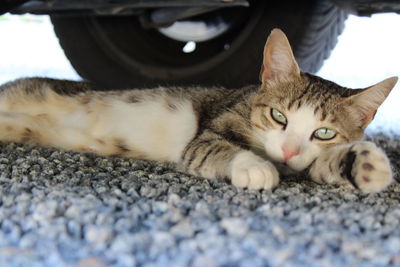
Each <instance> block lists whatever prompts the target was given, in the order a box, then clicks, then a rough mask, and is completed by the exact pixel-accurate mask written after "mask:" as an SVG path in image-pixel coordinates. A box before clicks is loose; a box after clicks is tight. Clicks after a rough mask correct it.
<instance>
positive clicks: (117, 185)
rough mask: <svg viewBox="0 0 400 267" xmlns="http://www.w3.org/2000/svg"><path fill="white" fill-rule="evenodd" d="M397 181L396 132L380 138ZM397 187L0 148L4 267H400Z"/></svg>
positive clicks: (399, 149)
mask: <svg viewBox="0 0 400 267" xmlns="http://www.w3.org/2000/svg"><path fill="white" fill-rule="evenodd" d="M371 139H372V140H374V141H375V142H376V143H378V144H379V145H380V146H381V147H382V148H384V149H385V150H386V151H387V153H388V155H389V157H390V158H391V160H392V163H393V167H394V170H395V173H396V176H397V177H398V176H399V174H398V172H397V170H399V167H400V161H399V158H400V157H399V155H400V138H395V137H388V136H383V135H374V136H373V137H372V138H371ZM399 225H400V186H399V185H398V184H394V185H392V186H390V187H389V188H388V189H387V190H385V191H384V192H382V193H379V194H372V195H367V194H362V193H360V192H359V191H357V190H355V189H352V188H350V187H344V186H342V187H338V186H328V185H317V184H315V183H313V182H310V181H307V180H305V179H302V178H301V177H283V178H282V182H281V184H280V185H279V187H278V188H277V189H275V190H274V191H273V192H270V191H250V190H240V189H237V188H235V187H233V186H232V185H230V184H226V183H224V182H217V181H208V180H204V179H201V178H196V177H192V176H189V175H186V174H183V173H179V172H176V171H175V170H174V169H173V167H172V166H169V165H162V164H156V163H153V162H148V161H137V160H128V159H121V158H105V157H97V156H93V155H90V154H79V153H74V152H65V151H60V150H54V149H45V148H36V147H33V148H32V147H29V146H24V145H16V144H0V266H29V267H32V266H80V267H84V266H86V267H94V266H96V267H97V266H174V267H177V266H196V267H203V266H207V267H212V266H248V267H257V266H355V265H362V266H382V265H393V266H400V227H399Z"/></svg>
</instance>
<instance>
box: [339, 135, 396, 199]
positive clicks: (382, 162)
mask: <svg viewBox="0 0 400 267" xmlns="http://www.w3.org/2000/svg"><path fill="white" fill-rule="evenodd" d="M351 161H353V163H352V164H351V166H350V165H349V163H351ZM342 165H343V168H342V175H343V176H344V177H345V178H347V180H349V182H350V183H351V184H353V186H355V187H357V188H359V189H360V190H361V191H363V192H365V193H374V192H379V191H382V190H383V189H385V188H386V187H387V186H388V185H389V184H390V183H391V182H392V181H393V175H392V170H391V168H390V162H389V159H388V158H387V156H386V155H385V154H384V152H383V151H381V150H380V149H379V148H378V147H377V146H376V145H375V144H374V143H371V142H360V143H357V144H355V145H353V146H352V148H351V149H350V151H349V152H348V153H347V155H346V156H345V157H344V159H343V161H342Z"/></svg>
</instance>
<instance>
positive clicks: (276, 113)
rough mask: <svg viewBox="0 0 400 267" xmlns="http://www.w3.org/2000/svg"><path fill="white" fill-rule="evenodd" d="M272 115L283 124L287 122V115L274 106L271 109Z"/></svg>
mask: <svg viewBox="0 0 400 267" xmlns="http://www.w3.org/2000/svg"><path fill="white" fill-rule="evenodd" d="M271 116H272V118H273V119H274V120H275V121H276V122H277V123H279V124H283V125H286V124H287V120H286V117H285V115H283V113H282V112H280V111H278V110H276V109H274V108H272V109H271Z"/></svg>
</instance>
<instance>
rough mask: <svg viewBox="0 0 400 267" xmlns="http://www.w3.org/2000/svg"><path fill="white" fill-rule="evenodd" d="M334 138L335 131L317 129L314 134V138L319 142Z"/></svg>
mask: <svg viewBox="0 0 400 267" xmlns="http://www.w3.org/2000/svg"><path fill="white" fill-rule="evenodd" d="M335 136H336V131H334V130H331V129H328V128H319V129H318V130H316V131H315V132H314V137H316V138H318V139H320V140H330V139H333V138H334V137H335Z"/></svg>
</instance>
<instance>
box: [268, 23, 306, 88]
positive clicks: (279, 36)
mask: <svg viewBox="0 0 400 267" xmlns="http://www.w3.org/2000/svg"><path fill="white" fill-rule="evenodd" d="M299 75H300V68H299V66H298V65H297V62H296V59H295V58H294V55H293V52H292V49H291V47H290V44H289V41H288V39H287V38H286V35H285V34H284V33H283V31H281V30H279V29H273V30H272V32H271V34H270V35H269V36H268V39H267V42H266V43H265V47H264V60H263V64H262V66H261V72H260V80H261V82H262V83H265V82H266V81H268V80H281V79H290V78H292V77H294V76H299Z"/></svg>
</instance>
